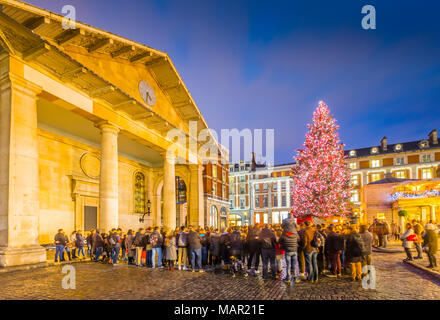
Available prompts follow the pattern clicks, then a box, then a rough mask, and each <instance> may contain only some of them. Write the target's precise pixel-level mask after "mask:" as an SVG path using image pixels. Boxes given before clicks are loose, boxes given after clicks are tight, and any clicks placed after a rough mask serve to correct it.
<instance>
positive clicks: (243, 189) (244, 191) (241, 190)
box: [240, 186, 246, 194]
mask: <svg viewBox="0 0 440 320" xmlns="http://www.w3.org/2000/svg"><path fill="white" fill-rule="evenodd" d="M243 193H246V190H245V188H244V186H240V194H243Z"/></svg>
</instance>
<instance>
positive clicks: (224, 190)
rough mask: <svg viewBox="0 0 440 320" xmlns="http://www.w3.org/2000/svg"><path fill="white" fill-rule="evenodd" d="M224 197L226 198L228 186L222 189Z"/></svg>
mask: <svg viewBox="0 0 440 320" xmlns="http://www.w3.org/2000/svg"><path fill="white" fill-rule="evenodd" d="M222 198H223V199H224V198H226V187H223V190H222Z"/></svg>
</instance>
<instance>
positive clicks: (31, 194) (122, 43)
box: [0, 0, 227, 266]
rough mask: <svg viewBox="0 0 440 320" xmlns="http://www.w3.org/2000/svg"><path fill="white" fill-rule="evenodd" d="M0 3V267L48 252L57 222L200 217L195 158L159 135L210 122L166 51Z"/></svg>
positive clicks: (131, 222) (132, 223) (101, 224)
mask: <svg viewBox="0 0 440 320" xmlns="http://www.w3.org/2000/svg"><path fill="white" fill-rule="evenodd" d="M0 4H1V5H2V11H1V12H0V31H1V33H0V123H1V126H0V266H13V265H22V264H31V263H39V262H43V261H46V253H45V249H44V248H43V247H41V246H40V245H41V244H47V243H53V237H54V235H55V234H56V233H57V230H58V229H59V228H63V229H64V230H65V231H66V232H67V233H70V232H72V231H73V230H90V229H91V228H98V229H100V230H101V231H109V230H110V229H111V228H116V227H121V228H124V229H125V230H127V229H129V228H130V229H135V228H138V227H141V226H143V227H146V226H152V225H163V226H165V227H166V228H168V229H174V228H175V227H176V226H177V225H179V224H182V223H183V222H186V223H187V224H193V225H204V224H205V222H209V219H208V216H207V212H206V210H205V190H204V184H203V172H204V170H205V171H206V167H204V159H202V158H201V157H200V156H199V155H198V153H197V152H196V151H194V148H189V147H188V144H187V143H180V142H179V143H175V142H174V139H173V136H170V135H169V133H170V132H173V130H174V132H176V131H177V132H179V134H180V136H182V137H183V139H184V141H194V140H196V139H197V135H198V133H199V132H200V130H202V129H207V128H208V126H207V124H206V122H205V120H204V119H203V116H202V115H201V113H200V111H199V109H198V108H197V106H196V104H195V102H194V100H193V99H192V97H191V95H190V94H189V91H188V89H187V88H186V86H185V84H184V83H183V81H182V79H181V77H180V75H179V74H178V72H177V71H176V68H175V67H174V65H173V63H172V62H171V60H170V58H169V57H168V55H167V54H166V53H163V52H161V51H158V50H155V49H152V48H150V47H147V46H145V45H142V44H139V43H136V42H133V41H131V40H128V39H125V38H122V37H120V36H117V35H114V34H111V33H108V32H106V31H103V30H100V29H97V28H94V27H92V26H89V25H86V24H82V23H79V22H76V25H75V27H74V28H73V29H65V28H64V27H63V17H62V16H60V15H57V14H55V13H52V12H49V11H46V10H43V9H40V8H37V7H35V6H32V5H28V4H25V3H23V2H19V1H15V0H0ZM190 121H192V122H193V123H194V122H195V123H196V124H197V130H196V132H192V131H191V130H190V129H189V122H190ZM196 141H197V140H196ZM198 147H200V144H199V145H198ZM196 150H198V149H196ZM222 170H223V169H222ZM226 181H227V180H226ZM149 208H150V210H148V209H149ZM148 211H150V213H149V214H147V215H146V218H145V222H140V220H139V218H140V217H141V216H142V215H144V214H145V213H147V212H148Z"/></svg>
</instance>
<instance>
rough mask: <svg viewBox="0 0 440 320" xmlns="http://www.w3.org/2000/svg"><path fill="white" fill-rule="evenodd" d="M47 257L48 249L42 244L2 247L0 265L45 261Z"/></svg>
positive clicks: (0, 248) (11, 265) (9, 265)
mask: <svg viewBox="0 0 440 320" xmlns="http://www.w3.org/2000/svg"><path fill="white" fill-rule="evenodd" d="M46 257H47V256H46V249H45V248H43V247H41V246H27V247H21V248H11V247H0V267H13V266H21V265H27V264H37V263H43V262H46Z"/></svg>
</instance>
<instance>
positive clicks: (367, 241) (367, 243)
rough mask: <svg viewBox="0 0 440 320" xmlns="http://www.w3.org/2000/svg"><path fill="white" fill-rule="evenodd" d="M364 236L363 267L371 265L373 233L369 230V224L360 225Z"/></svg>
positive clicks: (360, 231)
mask: <svg viewBox="0 0 440 320" xmlns="http://www.w3.org/2000/svg"><path fill="white" fill-rule="evenodd" d="M359 233H360V235H361V237H362V244H363V247H362V267H364V266H366V265H368V266H371V252H372V247H373V235H372V234H371V233H370V232H369V231H368V226H367V225H365V224H363V225H361V226H360V227H359Z"/></svg>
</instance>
